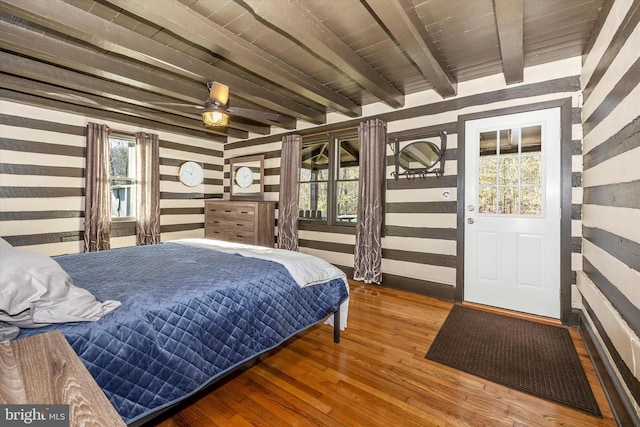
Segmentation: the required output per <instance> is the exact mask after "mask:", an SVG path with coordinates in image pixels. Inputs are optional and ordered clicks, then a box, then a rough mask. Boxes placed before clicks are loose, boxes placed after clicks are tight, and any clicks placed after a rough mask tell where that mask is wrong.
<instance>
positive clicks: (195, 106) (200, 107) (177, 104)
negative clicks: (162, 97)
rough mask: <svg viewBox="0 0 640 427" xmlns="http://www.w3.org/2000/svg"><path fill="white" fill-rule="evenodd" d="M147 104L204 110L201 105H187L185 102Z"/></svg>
mask: <svg viewBox="0 0 640 427" xmlns="http://www.w3.org/2000/svg"><path fill="white" fill-rule="evenodd" d="M148 104H153V105H172V106H176V107H189V108H197V109H200V110H202V109H203V108H204V107H203V106H202V105H196V104H187V103H185V102H148Z"/></svg>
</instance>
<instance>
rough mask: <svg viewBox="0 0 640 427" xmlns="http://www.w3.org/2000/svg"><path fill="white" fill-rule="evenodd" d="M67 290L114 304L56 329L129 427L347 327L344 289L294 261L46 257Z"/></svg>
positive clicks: (331, 271) (277, 256)
mask: <svg viewBox="0 0 640 427" xmlns="http://www.w3.org/2000/svg"><path fill="white" fill-rule="evenodd" d="M55 261H56V262H57V263H58V264H59V265H60V266H61V267H62V269H63V270H64V271H65V272H66V273H68V275H69V276H70V277H71V279H72V280H73V283H74V285H76V286H77V287H79V288H83V289H86V290H88V291H89V292H90V293H92V294H93V295H94V296H95V298H96V300H97V301H112V302H114V301H119V302H120V305H119V307H117V308H115V309H112V311H110V312H109V313H107V314H106V315H104V316H103V317H102V318H100V319H99V320H97V321H90V322H72V323H63V324H54V325H51V326H46V327H42V328H38V329H24V328H23V329H21V330H20V335H19V336H18V338H22V337H26V336H29V335H33V334H36V333H42V332H44V331H47V330H51V329H53V328H56V329H59V330H60V331H61V332H62V333H63V334H64V335H65V337H66V339H67V340H68V341H69V343H70V344H71V346H72V347H73V349H74V350H75V352H76V353H77V354H78V356H79V357H80V359H81V360H82V361H83V363H84V364H85V366H86V367H87V368H88V370H89V372H91V374H92V375H93V377H94V378H95V380H96V382H97V383H98V385H99V386H100V387H101V388H102V390H103V391H104V392H105V394H106V395H107V397H108V398H109V400H110V401H111V403H112V404H113V406H114V407H115V408H116V410H117V411H118V413H119V414H120V415H121V416H122V418H123V419H124V420H125V422H126V423H127V424H129V425H139V424H141V423H143V422H144V421H147V420H149V419H150V418H152V417H153V416H154V415H155V414H157V413H159V412H162V411H163V410H166V409H167V408H169V407H171V406H173V405H175V404H177V403H179V402H180V401H182V400H184V399H186V398H188V397H189V396H192V395H193V394H195V393H197V392H198V391H200V390H202V389H203V388H205V387H208V386H209V385H211V384H212V383H214V382H216V381H217V380H219V379H221V378H222V377H224V376H225V375H226V374H228V373H229V372H231V371H233V370H234V369H236V368H238V367H240V366H242V365H243V364H245V363H246V362H248V361H250V360H253V359H254V358H256V357H258V356H259V355H261V354H264V353H265V352H268V351H270V350H272V349H274V348H275V347H277V346H279V345H280V344H282V343H283V342H284V341H286V340H287V339H289V338H291V337H292V336H294V335H295V334H297V333H298V332H300V331H302V330H304V329H307V328H309V327H311V326H313V325H316V324H318V323H320V322H328V323H330V324H332V323H333V324H334V337H335V338H334V339H335V340H336V341H337V340H338V338H339V330H340V329H344V328H345V327H346V319H347V310H348V284H347V281H346V278H345V276H344V274H343V273H342V272H341V271H340V270H338V269H337V268H335V267H334V266H331V265H330V264H328V263H326V262H324V261H322V260H319V259H318V258H315V257H310V256H306V255H304V254H300V253H297V252H296V253H292V252H289V253H287V251H280V250H273V249H267V248H258V247H250V246H246V245H229V244H226V243H224V242H217V241H210V240H207V239H187V240H183V241H174V242H167V243H163V244H160V245H152V246H139V247H131V248H122V249H114V250H110V251H103V252H94V253H81V254H74V255H66V256H60V257H56V258H55Z"/></svg>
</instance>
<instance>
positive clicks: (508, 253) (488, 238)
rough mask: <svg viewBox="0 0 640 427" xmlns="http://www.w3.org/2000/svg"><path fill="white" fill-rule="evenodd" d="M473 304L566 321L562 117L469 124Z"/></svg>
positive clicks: (468, 291) (468, 295)
mask: <svg viewBox="0 0 640 427" xmlns="http://www.w3.org/2000/svg"><path fill="white" fill-rule="evenodd" d="M465 135H466V136H465V161H466V170H465V201H466V204H467V206H466V208H467V209H465V252H464V257H465V263H464V268H465V274H464V275H465V283H464V298H465V300H467V301H471V302H476V303H480V304H486V305H491V306H495V307H501V308H506V309H511V310H517V311H523V312H527V313H532V314H537V315H542V316H548V317H553V318H559V317H560V141H561V139H560V110H559V108H554V109H548V110H541V111H534V112H528V113H519V114H513V115H507V116H499V117H492V118H487V119H479V120H471V121H467V122H466V124H465Z"/></svg>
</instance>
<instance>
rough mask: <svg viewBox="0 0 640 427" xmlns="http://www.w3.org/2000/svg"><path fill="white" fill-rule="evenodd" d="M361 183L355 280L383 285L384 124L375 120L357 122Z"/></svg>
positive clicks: (385, 140) (359, 187)
mask: <svg viewBox="0 0 640 427" xmlns="http://www.w3.org/2000/svg"><path fill="white" fill-rule="evenodd" d="M358 139H359V141H360V181H359V185H358V223H357V224H356V247H355V257H354V263H355V265H354V271H353V278H354V280H359V281H362V282H365V283H377V284H380V282H382V222H383V221H382V220H383V210H382V208H383V191H384V177H385V166H386V158H385V156H386V151H387V131H386V123H385V122H383V121H381V120H378V119H375V120H368V121H366V122H362V123H360V128H359V129H358Z"/></svg>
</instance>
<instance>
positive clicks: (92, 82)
mask: <svg viewBox="0 0 640 427" xmlns="http://www.w3.org/2000/svg"><path fill="white" fill-rule="evenodd" d="M0 71H3V72H5V73H11V74H16V75H19V76H21V77H26V78H29V79H32V80H39V81H42V82H44V83H49V84H54V85H57V86H60V87H62V88H69V89H75V90H78V91H81V92H86V93H90V94H94V95H98V96H102V97H105V98H110V99H114V100H117V101H123V102H127V103H130V104H134V105H138V106H141V107H146V108H151V109H154V110H159V111H163V112H165V113H170V114H175V115H177V116H182V117H186V118H189V119H190V120H197V121H200V122H201V120H202V115H201V114H202V113H201V112H200V111H199V110H198V109H197V108H195V106H194V107H174V108H168V107H166V106H164V105H156V104H154V103H155V102H164V101H166V97H165V96H163V95H158V94H156V93H152V92H147V91H144V90H140V89H136V88H134V87H132V86H127V85H121V84H118V83H115V82H111V81H109V80H105V79H98V78H95V77H92V76H89V75H86V74H82V73H78V72H75V71H71V70H68V69H65V68H61V67H56V66H54V65H49V64H45V63H43V62H39V61H36V60H33V59H29V58H26V57H23V56H18V55H12V54H10V53H8V52H0ZM195 105H201V104H195ZM235 129H238V131H236V130H235ZM269 129H270V127H269V126H265V125H261V126H259V125H257V124H254V125H251V126H247V128H246V129H245V128H243V127H242V125H238V124H233V123H230V126H228V127H227V128H221V129H211V131H212V132H213V133H218V134H221V135H228V136H233V137H235V138H243V137H246V136H248V135H247V131H249V130H251V131H252V132H257V133H261V134H265V135H266V134H268V133H270V132H269Z"/></svg>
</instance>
